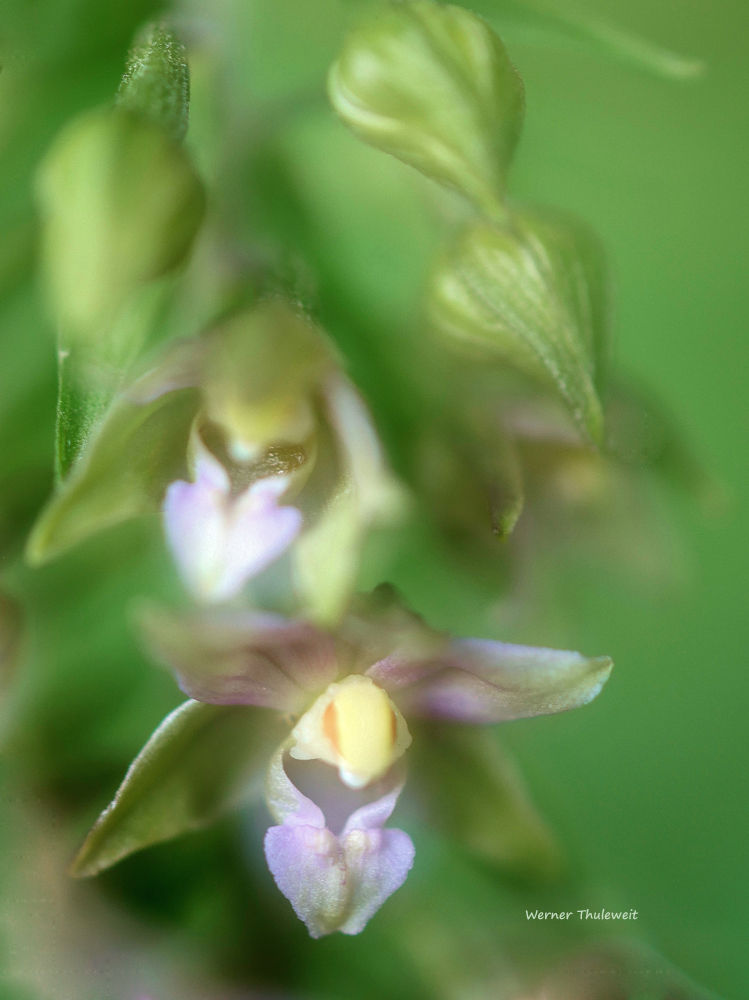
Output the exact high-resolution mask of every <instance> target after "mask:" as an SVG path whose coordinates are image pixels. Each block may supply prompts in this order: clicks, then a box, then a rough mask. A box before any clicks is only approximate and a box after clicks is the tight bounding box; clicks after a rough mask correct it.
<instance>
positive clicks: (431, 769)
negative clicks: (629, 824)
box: [409, 721, 562, 880]
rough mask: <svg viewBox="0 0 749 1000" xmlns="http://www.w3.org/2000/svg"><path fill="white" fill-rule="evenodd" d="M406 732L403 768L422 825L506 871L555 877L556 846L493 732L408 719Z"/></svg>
mask: <svg viewBox="0 0 749 1000" xmlns="http://www.w3.org/2000/svg"><path fill="white" fill-rule="evenodd" d="M409 727H410V729H411V732H412V735H413V737H414V741H413V746H412V748H411V749H410V750H409V765H410V768H411V773H412V775H413V776H414V779H415V781H418V782H419V783H420V784H421V786H422V790H423V794H424V796H425V802H426V806H427V809H428V815H429V819H430V822H432V823H434V825H435V826H436V827H437V828H438V829H439V828H441V829H442V830H443V832H444V833H446V834H447V835H448V836H450V837H453V838H454V839H455V840H457V841H459V842H460V843H461V844H462V845H463V846H464V847H465V848H466V849H467V850H468V851H470V852H471V853H472V854H474V855H476V856H477V857H479V858H481V860H482V861H485V862H486V863H488V864H490V865H492V866H494V867H496V868H498V869H500V870H501V871H503V872H505V873H507V874H510V875H513V876H515V877H522V878H530V879H536V880H553V879H556V878H558V877H559V875H560V874H561V870H562V855H561V853H560V849H559V847H558V845H557V843H556V841H555V839H554V837H553V835H552V833H551V831H550V830H549V828H548V827H547V825H546V824H545V822H544V821H543V819H542V818H541V816H540V815H539V813H538V812H537V810H536V808H535V806H534V805H533V803H532V801H531V799H530V796H529V794H528V791H527V789H526V787H525V783H524V781H523V778H522V776H521V774H520V771H519V770H518V768H517V765H515V763H514V762H513V761H512V760H511V759H510V758H509V757H508V756H507V754H506V753H505V751H504V750H503V749H502V747H501V746H500V744H499V742H498V740H497V739H496V737H495V735H494V733H493V732H492V731H491V730H489V729H487V728H485V727H483V726H482V727H477V726H464V725H458V724H455V723H449V724H444V723H436V722H425V721H419V722H413V721H409Z"/></svg>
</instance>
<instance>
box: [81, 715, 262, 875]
mask: <svg viewBox="0 0 749 1000" xmlns="http://www.w3.org/2000/svg"><path fill="white" fill-rule="evenodd" d="M274 727H277V728H278V729H279V732H280V727H279V726H278V723H277V722H276V720H275V718H274V717H273V716H272V715H271V714H270V713H266V712H264V711H263V710H262V709H258V708H253V707H252V706H245V705H227V706H224V705H205V704H203V703H202V702H198V701H186V702H184V704H182V705H180V707H179V708H177V709H175V710H174V711H173V712H172V713H171V715H169V716H167V718H166V719H164V721H163V722H162V724H161V725H160V726H159V728H158V729H157V730H156V732H155V733H154V734H153V736H151V738H150V739H149V741H148V743H147V744H146V745H145V747H144V748H143V749H142V750H141V752H140V754H139V755H138V756H137V757H136V758H135V760H134V761H133V763H132V764H131V766H130V770H129V771H128V772H127V774H126V775H125V779H124V781H123V782H122V784H121V785H120V788H119V790H118V792H117V795H116V796H115V798H114V800H113V802H112V804H111V805H110V806H109V807H108V808H107V809H106V810H105V812H103V813H102V815H101V816H100V817H99V820H98V822H97V823H96V825H95V826H94V827H93V829H92V830H91V832H90V833H89V835H88V837H87V838H86V841H85V843H84V845H83V847H82V848H81V850H80V853H79V854H78V857H77V858H76V859H75V862H74V863H73V866H72V869H71V874H73V875H76V876H78V877H79V878H85V877H88V876H91V875H96V874H98V872H100V871H103V870H104V869H105V868H109V867H110V866H111V865H113V864H115V863H116V862H117V861H120V860H121V859H122V858H124V857H126V856H127V855H128V854H132V852H133V851H139V850H141V848H143V847H148V846H150V845H151V844H157V843H159V842H160V841H162V840H169V839H170V838H171V837H176V836H178V835H179V834H180V833H186V832H187V831H188V830H196V829H199V828H200V827H202V826H206V825H207V824H209V823H212V822H214V821H215V820H216V819H218V817H219V816H221V815H222V814H223V813H224V812H226V811H227V810H229V809H232V808H234V807H236V806H237V805H240V804H241V803H242V802H243V801H245V800H246V799H247V798H249V797H250V795H251V793H252V791H253V789H252V785H251V780H252V778H253V776H254V774H255V772H256V770H257V768H258V766H259V764H260V763H261V762H262V761H263V754H264V753H265V754H267V745H268V741H269V740H270V741H272V740H273V738H274V736H275V733H274ZM279 738H280V737H279ZM258 791H259V789H258Z"/></svg>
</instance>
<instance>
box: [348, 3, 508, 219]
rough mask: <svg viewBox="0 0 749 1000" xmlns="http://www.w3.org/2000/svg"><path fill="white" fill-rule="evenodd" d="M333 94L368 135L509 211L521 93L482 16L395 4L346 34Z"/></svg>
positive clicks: (492, 208) (476, 199)
mask: <svg viewBox="0 0 749 1000" xmlns="http://www.w3.org/2000/svg"><path fill="white" fill-rule="evenodd" d="M328 93H329V96H330V100H331V103H332V105H333V107H334V108H335V110H336V111H337V112H338V114H339V115H340V117H341V118H342V119H343V121H344V122H345V123H346V124H347V125H348V126H349V127H350V128H351V129H353V130H354V132H356V134H357V135H358V136H359V137H360V138H361V139H363V140H364V141H365V142H368V143H370V144H371V145H372V146H376V147H377V148H378V149H381V150H383V151H384V152H386V153H391V154H392V155H393V156H396V157H398V159H400V160H403V161H404V162H405V163H408V164H410V165H411V166H413V167H416V168H417V170H420V171H421V172H422V173H424V174H426V175H427V177H431V178H433V179H434V180H436V181H439V182H440V183H441V184H446V185H448V186H449V187H452V188H455V189H457V190H458V191H460V192H461V193H462V194H464V195H466V196H467V197H468V198H469V199H470V200H471V201H472V202H473V203H474V204H475V205H476V206H477V207H479V208H480V209H482V210H483V211H485V212H488V213H489V214H490V215H492V216H494V217H502V216H503V214H504V212H503V209H502V206H501V198H502V194H503V191H504V184H505V174H506V171H507V167H508V165H509V163H510V160H511V158H512V155H513V152H514V149H515V146H516V144H517V140H518V137H519V134H520V129H521V126H522V122H523V113H524V107H525V97H524V89H523V83H522V80H521V79H520V76H519V75H518V73H517V71H516V70H515V68H514V66H513V65H512V63H511V62H510V59H509V57H508V55H507V52H506V51H505V48H504V46H503V44H502V42H501V41H500V39H499V38H498V36H497V35H496V34H495V33H494V32H493V31H492V29H491V28H490V27H489V26H488V25H487V24H486V23H485V22H484V21H482V20H481V18H479V17H477V16H476V15H475V14H472V13H470V12H469V11H467V10H465V9H463V8H462V7H454V6H451V5H448V4H441V3H435V2H434V0H413V2H407V3H398V4H392V5H390V6H388V7H387V8H385V9H384V10H382V11H378V12H377V13H376V14H375V15H374V16H372V17H371V18H370V19H369V20H368V21H366V22H365V23H364V24H363V25H362V26H361V27H359V28H358V29H356V30H355V31H353V32H352V33H351V35H349V37H348V39H347V40H346V42H345V43H344V47H343V50H342V52H341V54H340V56H339V58H338V60H337V61H336V62H335V63H334V65H333V67H332V68H331V70H330V74H329V78H328Z"/></svg>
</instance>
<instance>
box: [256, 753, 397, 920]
mask: <svg viewBox="0 0 749 1000" xmlns="http://www.w3.org/2000/svg"><path fill="white" fill-rule="evenodd" d="M288 746H289V744H288V743H285V744H283V745H282V746H281V747H280V748H279V750H278V751H277V752H276V754H275V755H274V757H273V760H272V761H271V765H270V768H269V769H268V777H267V783H266V799H267V802H268V807H269V809H270V811H271V813H272V814H273V816H274V817H275V818H276V819H277V820H278V821H279V825H278V826H272V827H270V829H269V830H268V832H267V833H266V835H265V857H266V860H267V862H268V867H269V868H270V870H271V873H272V875H273V878H274V879H275V880H276V884H277V885H278V888H279V889H280V890H281V892H282V893H283V894H284V896H286V898H287V899H288V900H289V902H290V903H291V905H292V906H293V908H294V912H295V913H296V915H297V916H298V917H299V919H300V920H303V921H304V923H305V924H306V925H307V929H308V930H309V932H310V935H311V936H312V937H314V938H319V937H323V936H324V935H325V934H332V933H333V932H334V931H341V932H342V933H343V934H359V933H360V932H361V931H362V930H363V929H364V927H365V926H366V924H367V922H368V921H369V919H370V918H371V917H372V916H374V914H375V913H376V912H377V910H379V908H380V907H381V906H382V904H383V903H384V902H385V900H386V899H387V898H388V897H389V896H391V895H392V894H393V893H394V892H395V890H396V889H398V888H400V886H401V885H402V884H403V882H404V881H405V879H406V876H407V875H408V872H409V871H410V870H411V866H412V865H413V859H414V845H413V843H412V841H411V838H410V837H409V836H408V834H406V833H404V832H403V831H402V830H392V829H384V828H383V825H384V823H385V822H386V821H387V819H388V818H389V817H390V814H391V813H392V811H393V809H394V808H395V803H396V801H397V799H398V795H399V794H400V792H401V789H402V787H403V780H402V778H399V777H397V776H395V777H394V778H393V779H392V783H391V786H390V788H389V789H388V791H387V792H386V793H385V794H384V795H383V796H382V797H381V798H379V799H377V800H376V801H375V802H370V803H368V804H367V805H365V806H362V808H361V809H357V810H356V811H355V812H354V813H352V814H351V815H350V816H349V818H348V820H347V822H346V824H345V826H344V828H343V830H342V831H341V833H340V834H339V835H337V836H336V834H334V833H333V832H332V831H331V830H330V829H328V827H327V825H326V821H325V816H324V814H323V812H322V810H321V809H320V808H319V807H318V806H317V805H315V803H314V802H312V800H311V799H308V798H307V796H306V795H303V794H302V793H301V792H300V791H299V789H298V788H297V787H296V786H295V785H294V784H293V783H292V782H291V780H290V779H289V777H288V775H287V774H286V771H285V769H284V765H283V757H284V753H285V751H286V750H287V749H288Z"/></svg>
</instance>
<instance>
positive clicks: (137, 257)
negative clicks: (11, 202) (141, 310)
mask: <svg viewBox="0 0 749 1000" xmlns="http://www.w3.org/2000/svg"><path fill="white" fill-rule="evenodd" d="M37 192H38V197H39V202H40V206H41V210H42V217H43V255H44V263H45V268H46V273H47V278H48V282H49V288H50V293H51V298H52V304H53V307H54V311H55V313H56V315H57V318H58V321H59V323H60V326H61V328H62V331H63V334H64V339H65V340H66V341H68V342H70V341H73V342H77V341H81V340H83V341H86V340H92V339H95V338H99V337H100V336H101V335H102V334H103V333H106V331H107V328H108V325H109V324H110V323H111V322H112V321H113V319H114V317H115V316H116V314H117V312H118V310H119V309H120V308H121V306H122V305H123V303H124V301H125V299H126V298H127V297H128V296H129V295H130V294H131V293H132V292H133V291H134V290H135V289H136V288H137V287H138V286H139V285H140V284H142V283H143V282H146V281H150V280H152V279H154V278H158V277H160V276H161V275H163V274H165V273H166V272H167V271H169V270H171V269H172V268H174V267H176V266H177V265H178V264H180V263H181V262H182V261H183V260H184V259H185V257H186V255H187V253H188V251H189V249H190V247H191V245H192V242H193V240H194V238H195V235H196V233H197V231H198V228H199V226H200V222H201V220H202V218H203V211H204V207H205V196H204V194H203V188H202V185H201V183H200V180H199V179H198V177H197V174H196V173H195V170H194V168H193V166H192V164H191V162H190V160H189V159H188V157H187V154H186V153H185V152H184V150H182V149H181V148H180V147H179V146H177V145H176V144H175V143H174V142H173V140H172V139H171V138H170V137H169V136H168V135H167V134H165V132H164V130H163V129H162V128H160V127H158V126H156V125H153V124H151V123H150V122H148V121H145V120H143V119H142V118H139V117H137V116H135V115H132V114H130V113H128V112H125V111H122V110H118V109H114V110H110V109H97V110H95V111H91V112H88V113H86V114H84V115H82V116H81V117H79V118H76V119H75V120H74V121H72V122H71V123H70V124H68V125H66V126H65V128H64V129H63V130H62V132H61V133H60V135H59V136H58V137H57V139H56V140H55V142H54V144H53V146H52V148H51V149H50V151H49V152H48V154H47V156H46V157H45V159H44V161H43V163H42V166H41V168H40V171H39V175H38V178H37ZM113 348H116V345H113Z"/></svg>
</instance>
